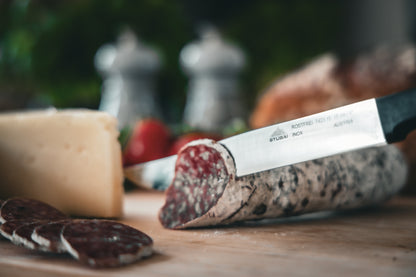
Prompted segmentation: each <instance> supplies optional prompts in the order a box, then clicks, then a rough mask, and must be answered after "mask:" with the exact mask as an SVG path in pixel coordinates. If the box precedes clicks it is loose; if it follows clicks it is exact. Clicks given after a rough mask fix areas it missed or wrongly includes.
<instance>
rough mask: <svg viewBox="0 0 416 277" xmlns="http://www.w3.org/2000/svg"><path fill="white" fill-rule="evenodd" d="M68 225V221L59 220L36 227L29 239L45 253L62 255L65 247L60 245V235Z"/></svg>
mask: <svg viewBox="0 0 416 277" xmlns="http://www.w3.org/2000/svg"><path fill="white" fill-rule="evenodd" d="M68 223H70V220H59V221H52V222H47V223H44V224H41V225H39V226H36V228H35V229H34V230H33V232H32V234H31V239H32V240H33V241H34V242H36V243H37V244H39V245H40V246H41V247H42V248H43V249H45V250H47V251H50V252H54V253H64V252H66V247H65V245H64V244H63V243H62V240H61V233H62V230H63V228H64V226H65V225H66V224H68Z"/></svg>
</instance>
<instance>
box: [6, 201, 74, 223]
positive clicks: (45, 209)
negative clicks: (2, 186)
mask: <svg viewBox="0 0 416 277" xmlns="http://www.w3.org/2000/svg"><path fill="white" fill-rule="evenodd" d="M66 218H68V217H67V216H66V215H65V214H64V213H62V212H61V211H59V210H57V209H56V208H54V207H52V206H51V205H48V204H46V203H44V202H41V201H38V200H35V199H29V198H11V199H8V200H6V201H5V202H4V203H3V205H2V206H1V210H0V222H2V223H3V222H6V221H10V220H27V221H28V223H29V222H33V221H37V220H59V219H66Z"/></svg>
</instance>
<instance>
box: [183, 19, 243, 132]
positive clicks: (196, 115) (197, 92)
mask: <svg viewBox="0 0 416 277" xmlns="http://www.w3.org/2000/svg"><path fill="white" fill-rule="evenodd" d="M180 63H181V66H182V69H183V70H184V72H185V73H186V74H187V75H188V76H189V78H190V79H189V83H188V91H187V99H186V105H185V111H184V122H185V123H187V124H189V125H190V126H192V127H195V128H198V129H200V130H203V131H207V132H221V131H222V130H223V128H224V127H225V126H227V125H229V124H230V123H231V122H232V121H233V120H234V119H238V118H240V119H241V117H243V115H244V110H243V105H242V101H241V95H240V89H239V82H238V75H239V73H240V72H241V70H242V69H243V67H244V65H245V56H244V54H243V52H242V50H241V49H240V48H238V47H236V46H234V45H232V44H230V43H227V42H225V41H224V40H223V39H222V37H221V35H220V33H219V32H218V31H217V30H216V29H215V28H213V27H209V28H205V29H203V30H202V32H201V39H200V41H196V42H191V43H189V44H188V45H186V46H185V47H184V48H183V49H182V51H181V53H180Z"/></svg>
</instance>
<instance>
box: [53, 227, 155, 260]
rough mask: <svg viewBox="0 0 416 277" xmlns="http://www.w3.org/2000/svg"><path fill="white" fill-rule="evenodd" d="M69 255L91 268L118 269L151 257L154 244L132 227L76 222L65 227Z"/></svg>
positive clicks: (65, 240)
mask: <svg viewBox="0 0 416 277" xmlns="http://www.w3.org/2000/svg"><path fill="white" fill-rule="evenodd" d="M61 239H62V242H63V243H64V245H65V247H66V249H67V250H68V252H69V253H70V254H71V255H72V256H73V257H74V258H76V259H78V260H79V261H80V262H82V263H84V264H86V265H88V266H91V267H118V266H121V265H125V264H130V263H133V262H135V261H137V260H140V259H141V258H143V257H147V256H150V255H151V254H152V246H153V240H152V239H151V238H150V237H149V236H147V235H146V234H144V233H142V232H141V231H139V230H136V229H134V228H132V227H130V226H127V225H124V224H122V223H119V222H115V221H109V220H74V221H72V222H71V223H69V224H67V225H65V227H64V229H63V231H62V234H61Z"/></svg>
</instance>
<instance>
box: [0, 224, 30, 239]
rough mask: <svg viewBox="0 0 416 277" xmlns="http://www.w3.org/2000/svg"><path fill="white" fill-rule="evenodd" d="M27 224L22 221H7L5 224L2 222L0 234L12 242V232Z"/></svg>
mask: <svg viewBox="0 0 416 277" xmlns="http://www.w3.org/2000/svg"><path fill="white" fill-rule="evenodd" d="M24 224H27V222H26V221H22V220H9V221H7V222H4V223H2V224H1V226H0V234H1V235H2V236H3V237H4V238H6V239H8V240H10V241H13V232H14V230H16V229H17V228H19V227H20V226H22V225H24Z"/></svg>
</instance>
